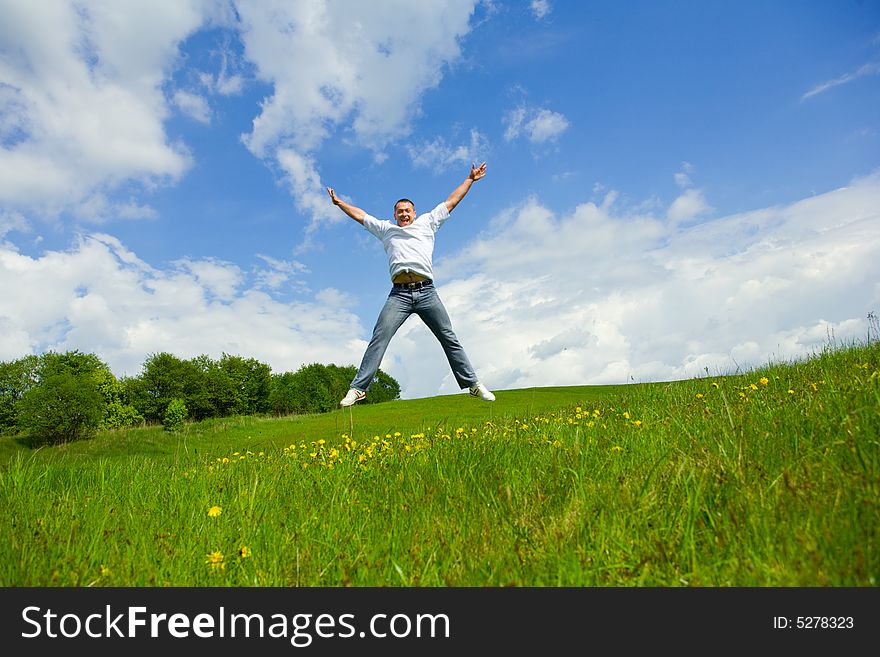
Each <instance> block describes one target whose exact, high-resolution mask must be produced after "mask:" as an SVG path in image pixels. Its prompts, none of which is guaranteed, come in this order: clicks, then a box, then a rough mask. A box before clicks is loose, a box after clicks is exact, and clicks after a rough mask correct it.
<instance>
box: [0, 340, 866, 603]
mask: <svg viewBox="0 0 880 657" xmlns="http://www.w3.org/2000/svg"><path fill="white" fill-rule="evenodd" d="M496 394H497V398H498V400H497V401H496V402H495V403H494V404H486V403H484V402H481V401H478V400H475V399H471V398H469V397H467V396H466V395H452V396H444V397H437V398H432V399H419V400H411V401H398V402H389V403H385V404H377V405H374V406H365V407H358V406H355V407H354V408H353V409H351V410H348V409H346V410H339V411H336V412H333V413H328V414H324V415H316V416H304V417H291V418H282V419H269V418H252V417H249V418H229V419H225V420H214V421H208V422H204V423H199V424H192V425H189V426H187V428H186V429H185V431H183V432H180V433H174V434H172V433H167V432H163V431H162V430H161V428H144V429H136V430H126V431H115V432H107V433H103V434H100V435H99V436H97V437H96V438H93V439H91V440H88V441H81V442H77V443H72V444H68V445H63V446H56V447H48V448H43V449H40V450H35V451H34V450H30V449H27V448H26V447H24V446H23V445H21V444H20V443H18V442H16V440H15V439H14V438H12V437H4V438H2V440H0V508H2V509H3V512H2V514H0V545H2V548H0V550H2V559H0V585H3V586H348V585H351V586H376V585H379V586H404V585H405V586H876V584H877V579H878V575H880V545H878V537H877V528H878V517H880V509H878V500H880V477H878V475H880V443H878V436H880V344H878V343H873V344H866V345H856V346H851V347H846V348H834V349H832V348H828V349H826V350H824V351H823V352H822V353H820V354H817V355H816V356H815V357H813V358H811V359H809V360H807V361H804V362H800V363H788V364H774V365H768V366H767V367H765V368H762V369H760V370H756V371H754V372H748V373H745V374H741V375H736V376H723V377H713V378H700V379H693V380H688V381H679V382H673V383H660V384H632V385H626V386H608V387H564V388H538V389H529V390H510V391H497V393H496Z"/></svg>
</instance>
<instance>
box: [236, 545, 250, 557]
mask: <svg viewBox="0 0 880 657" xmlns="http://www.w3.org/2000/svg"><path fill="white" fill-rule="evenodd" d="M238 556H240V557H241V558H242V559H247V558H248V557H250V556H251V549H250V548H249V547H248V546H247V545H242V546H241V548H239V550H238Z"/></svg>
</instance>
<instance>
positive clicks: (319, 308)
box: [0, 234, 365, 375]
mask: <svg viewBox="0 0 880 657" xmlns="http://www.w3.org/2000/svg"><path fill="white" fill-rule="evenodd" d="M267 262H269V264H270V265H272V266H273V267H274V268H275V269H277V270H283V269H286V270H287V275H288V276H290V275H292V272H294V271H296V270H298V267H296V265H295V264H293V263H287V264H285V263H282V262H280V261H272V260H271V259H268V260H267ZM248 281H249V278H248V277H247V276H246V275H245V274H244V273H243V272H242V271H241V270H240V269H239V268H238V267H237V266H236V265H234V264H231V263H226V262H222V261H218V260H215V259H206V260H193V259H183V260H180V261H177V262H175V263H172V264H171V265H170V266H168V267H166V268H157V267H153V266H151V265H149V264H147V263H146V262H144V261H143V260H141V259H140V258H139V257H138V256H137V255H136V254H135V253H134V252H132V251H130V250H129V249H127V248H126V247H125V246H124V245H123V244H122V243H121V242H120V241H119V240H118V239H116V238H114V237H112V236H110V235H106V234H93V235H89V236H87V237H84V238H82V239H80V240H79V241H78V242H77V243H76V244H75V245H74V247H73V248H72V249H70V250H69V251H63V252H62V251H51V252H47V253H45V254H43V255H41V256H39V257H30V256H26V255H23V254H21V253H19V252H18V251H17V250H16V249H15V248H14V247H12V246H11V245H9V244H3V245H0V287H2V289H3V290H4V293H3V295H0V334H2V335H3V340H2V341H0V360H11V359H14V358H19V357H21V356H23V355H25V354H28V353H39V352H42V351H45V350H49V349H53V350H57V351H65V350H68V349H80V350H83V351H89V352H94V353H96V354H98V355H99V356H100V357H101V358H103V359H104V360H105V361H106V362H107V363H108V364H109V365H110V367H111V369H112V370H113V371H114V372H115V373H116V374H117V375H123V374H136V373H137V372H138V371H139V368H140V366H141V364H142V363H143V361H144V359H145V358H146V357H147V356H148V355H149V354H151V353H156V352H160V351H169V352H171V353H174V354H176V355H178V356H180V357H183V358H188V357H193V356H197V355H200V354H203V353H205V354H209V355H212V356H215V357H219V356H220V354H222V353H223V352H226V353H231V354H240V355H242V356H247V357H254V358H257V359H259V360H261V361H263V362H266V363H269V364H270V365H271V366H272V367H273V369H275V370H276V371H287V370H295V369H297V368H298V367H299V366H300V365H302V364H304V363H310V362H324V363H330V362H336V363H339V364H353V363H357V362H359V360H360V356H361V353H362V351H363V349H364V347H365V343H364V342H363V340H361V339H360V336H361V334H362V333H363V331H364V329H363V327H362V326H361V325H360V322H359V321H358V318H357V317H356V316H355V315H354V314H353V313H352V311H351V306H352V304H353V300H352V299H350V298H349V297H347V296H346V295H345V294H342V293H340V292H338V291H336V290H333V289H324V290H319V291H318V292H317V293H316V294H315V295H314V297H313V298H312V299H309V300H304V301H295V302H292V303H282V302H280V301H277V300H275V299H274V298H273V297H271V296H270V295H269V294H267V293H266V292H264V291H262V290H261V289H260V287H261V284H265V283H266V281H265V280H258V281H257V282H256V283H255V284H250V283H249V282H248ZM34 299H39V303H34Z"/></svg>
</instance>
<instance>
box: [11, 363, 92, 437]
mask: <svg viewBox="0 0 880 657" xmlns="http://www.w3.org/2000/svg"><path fill="white" fill-rule="evenodd" d="M103 416H104V401H103V399H102V398H101V392H100V391H99V390H98V386H97V384H96V383H95V381H94V379H92V378H91V377H90V376H88V375H84V374H79V375H77V374H72V373H70V372H61V373H60V374H51V375H49V376H48V377H46V378H44V379H43V380H42V381H40V384H39V385H37V386H34V387H33V388H31V389H30V390H28V391H27V392H26V393H25V394H24V396H23V397H22V398H21V400H20V401H19V403H18V424H19V427H20V428H21V429H23V430H25V431H27V432H28V434H29V435H30V437H31V444H32V445H39V444H56V443H64V442H70V441H72V440H76V439H78V438H86V437H88V436H91V435H92V434H94V432H95V431H96V430H97V429H98V426H99V425H100V423H101V419H102V418H103Z"/></svg>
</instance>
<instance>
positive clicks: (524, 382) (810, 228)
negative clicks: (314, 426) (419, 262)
mask: <svg viewBox="0 0 880 657" xmlns="http://www.w3.org/2000/svg"><path fill="white" fill-rule="evenodd" d="M878 221H880V174H878V175H873V176H870V177H867V178H864V179H860V180H856V181H854V182H853V183H852V184H851V185H850V186H848V187H845V188H842V189H838V190H835V191H832V192H828V193H826V194H822V195H818V196H815V197H811V198H808V199H805V200H802V201H799V202H797V203H792V204H789V205H784V206H776V207H770V208H765V209H761V210H756V211H753V212H747V213H743V214H737V215H731V216H726V217H721V218H718V219H713V220H711V221H707V222H704V223H700V224H697V225H695V226H690V227H680V226H679V227H676V226H674V225H670V223H669V222H668V221H666V220H664V218H663V217H662V216H660V217H658V216H654V215H652V214H650V213H642V212H639V211H637V210H633V209H630V208H617V207H616V206H615V204H614V199H613V198H612V199H611V201H610V202H608V203H603V205H601V206H597V205H595V204H593V203H585V204H582V205H580V206H578V207H577V208H576V209H575V210H574V211H573V212H571V213H570V214H566V215H561V216H559V215H556V214H555V213H554V212H553V211H552V210H550V209H549V208H547V207H545V206H544V205H542V204H541V203H540V202H539V201H538V200H537V199H536V198H530V199H527V200H526V201H524V202H523V203H521V204H519V205H517V206H515V207H512V208H510V209H509V210H508V211H506V212H504V213H502V214H501V215H499V216H497V217H496V218H495V219H494V220H493V222H492V223H491V225H490V227H489V228H488V230H487V231H486V232H485V233H484V234H483V235H481V236H480V237H479V238H478V239H476V240H474V241H473V242H472V243H470V244H469V245H468V246H467V247H466V248H464V249H462V250H460V251H459V252H458V253H456V254H455V255H452V256H448V257H445V258H443V259H441V260H440V261H439V262H438V263H437V266H436V271H437V280H438V281H439V282H440V288H439V291H440V294H441V297H442V298H443V299H444V302H445V304H446V306H447V309H448V310H449V313H450V316H451V317H452V319H453V322H454V323H455V326H456V330H457V332H458V334H459V337H460V338H461V339H462V342H463V344H464V346H465V348H466V349H467V351H468V354H469V356H470V357H471V360H472V361H473V363H474V366H475V367H476V368H477V371H478V374H479V375H480V376H481V378H482V379H483V380H484V381H485V382H486V383H487V384H488V385H490V386H492V387H495V388H499V389H504V388H516V387H524V386H542V385H569V384H571V385H574V384H603V383H604V384H611V383H626V382H630V381H658V380H672V379H678V378H687V377H690V376H698V375H702V374H705V372H706V370H708V371H709V372H710V373H711V374H719V373H730V372H734V371H736V370H737V369H738V368H747V367H752V366H757V365H761V364H765V363H766V362H769V361H771V360H781V359H789V358H795V357H802V356H805V355H809V354H811V353H813V351H815V350H817V349H819V348H821V347H822V345H823V344H824V343H826V342H827V341H828V340H829V338H830V337H831V336H834V337H835V338H837V339H841V340H847V339H859V338H864V337H865V335H866V320H865V317H866V315H867V313H868V312H870V311H872V310H873V311H876V309H877V307H878V305H880V283H878V281H880V261H878V259H877V257H876V255H877V253H878V252H880V233H878V232H877V230H876V228H875V227H876V225H877V223H878ZM435 343H436V341H435V340H434V338H433V336H431V335H430V334H429V333H428V332H427V331H426V330H425V329H424V327H422V326H420V325H419V324H418V323H416V322H413V323H410V324H407V325H404V328H403V329H402V330H401V332H400V333H399V334H398V336H397V337H395V340H394V341H392V343H391V347H390V348H389V352H388V355H387V356H386V360H387V361H388V362H387V365H383V368H386V367H387V371H389V372H390V373H391V374H392V375H393V376H395V377H398V380H400V381H402V383H403V385H404V388H405V390H406V391H407V394H408V395H410V396H425V395H433V394H437V393H438V392H441V393H452V392H454V391H456V390H457V387H456V386H455V382H454V380H452V378H451V376H449V375H448V372H447V371H446V370H447V369H448V368H447V366H446V363H445V360H444V359H443V356H442V352H440V351H439V347H437V346H436V344H435ZM416 370H419V371H416ZM437 381H441V382H442V383H441V385H440V387H439V388H438V387H437V384H436V382H437Z"/></svg>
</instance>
